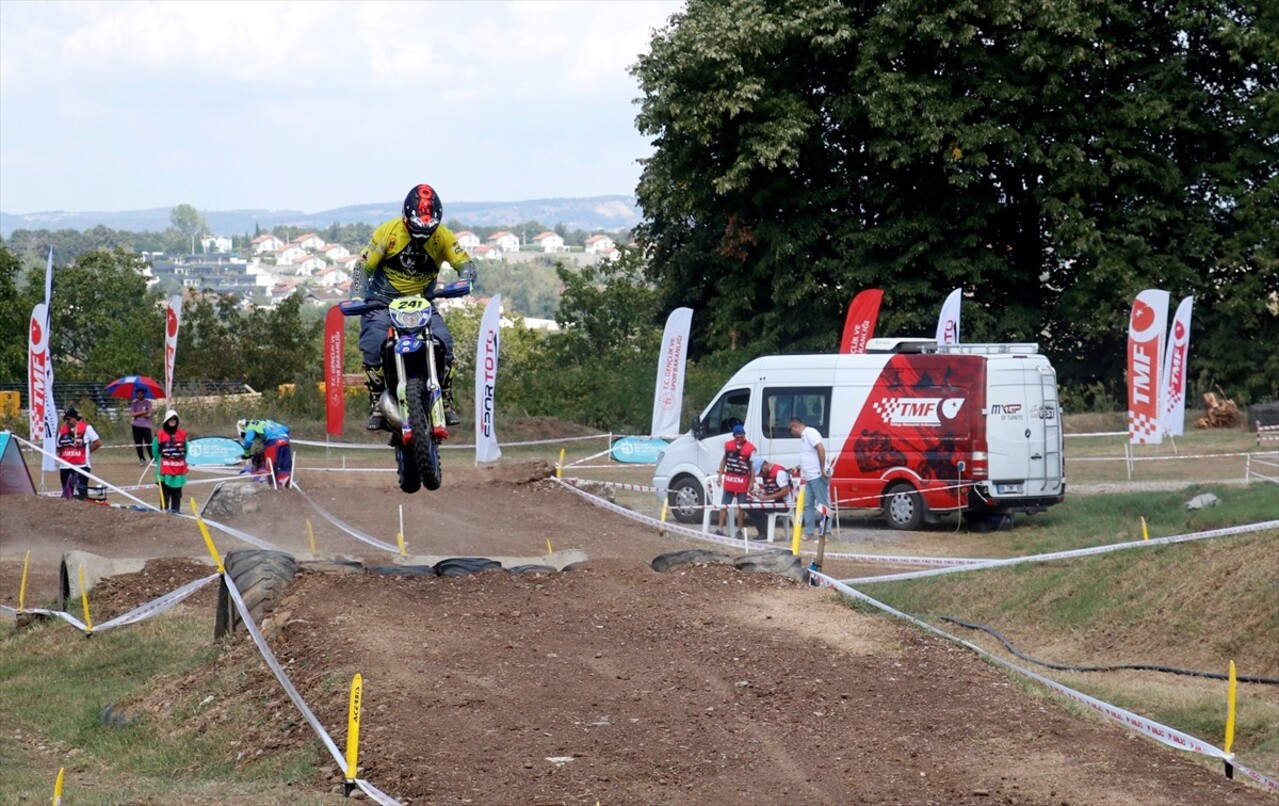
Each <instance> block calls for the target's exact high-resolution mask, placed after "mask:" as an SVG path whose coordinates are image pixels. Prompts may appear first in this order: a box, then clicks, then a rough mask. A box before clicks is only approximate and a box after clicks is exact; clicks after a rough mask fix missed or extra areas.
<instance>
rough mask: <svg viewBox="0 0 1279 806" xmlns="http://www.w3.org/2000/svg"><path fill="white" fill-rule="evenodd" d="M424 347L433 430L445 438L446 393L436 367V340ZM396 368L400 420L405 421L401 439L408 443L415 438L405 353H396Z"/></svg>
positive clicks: (428, 405)
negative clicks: (442, 388) (410, 409)
mask: <svg viewBox="0 0 1279 806" xmlns="http://www.w3.org/2000/svg"><path fill="white" fill-rule="evenodd" d="M422 349H423V351H424V352H425V353H426V394H427V396H428V397H429V398H430V399H429V400H428V401H427V407H426V408H427V412H428V416H429V417H430V418H431V431H432V432H434V434H435V436H436V437H437V438H439V439H444V438H446V437H447V436H448V429H447V427H446V426H445V424H444V394H443V392H442V391H441V389H440V382H439V380H438V379H439V375H438V374H437V371H436V367H435V340H434V339H429V340H427V342H426V343H425V344H423V346H422ZM395 369H396V372H395V377H396V383H395V400H396V402H397V403H398V405H399V407H400V422H401V423H403V425H402V426H400V439H401V440H403V441H404V442H406V443H407V442H409V441H410V440H412V439H413V424H412V422H411V421H410V420H409V396H408V373H407V372H406V371H405V367H404V354H402V353H398V352H397V353H396V354H395Z"/></svg>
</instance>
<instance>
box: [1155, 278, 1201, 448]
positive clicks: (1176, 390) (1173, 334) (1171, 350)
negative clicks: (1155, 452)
mask: <svg viewBox="0 0 1279 806" xmlns="http://www.w3.org/2000/svg"><path fill="white" fill-rule="evenodd" d="M1194 302H1195V298H1194V297H1186V298H1185V299H1183V300H1182V301H1181V304H1180V305H1178V306H1177V315H1176V316H1174V317H1173V319H1172V329H1171V330H1169V331H1168V341H1167V342H1166V343H1165V345H1164V366H1163V374H1162V375H1160V376H1159V380H1160V385H1161V386H1162V387H1163V395H1162V396H1161V400H1162V403H1161V405H1160V409H1159V410H1160V412H1161V414H1160V421H1161V423H1162V426H1161V430H1162V431H1163V432H1164V433H1165V434H1172V435H1173V436H1180V435H1181V434H1183V433H1185V431H1186V358H1187V355H1186V354H1187V353H1188V352H1189V350H1190V309H1191V308H1192V307H1193V306H1194Z"/></svg>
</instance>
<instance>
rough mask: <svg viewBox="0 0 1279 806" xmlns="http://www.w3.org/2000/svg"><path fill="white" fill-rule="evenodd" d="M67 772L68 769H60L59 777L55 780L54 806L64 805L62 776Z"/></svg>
mask: <svg viewBox="0 0 1279 806" xmlns="http://www.w3.org/2000/svg"><path fill="white" fill-rule="evenodd" d="M66 771H67V768H66V767H59V768H58V777H57V778H54V779H53V806H61V804H62V776H63V775H64V774H65V773H66Z"/></svg>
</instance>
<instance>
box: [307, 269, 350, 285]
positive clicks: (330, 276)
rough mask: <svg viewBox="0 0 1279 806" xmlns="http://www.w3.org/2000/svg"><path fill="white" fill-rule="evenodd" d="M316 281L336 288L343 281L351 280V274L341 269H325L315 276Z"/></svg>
mask: <svg viewBox="0 0 1279 806" xmlns="http://www.w3.org/2000/svg"><path fill="white" fill-rule="evenodd" d="M315 279H316V281H317V282H318V283H319V284H320V285H322V286H327V287H328V288H337V287H338V286H340V285H342V284H343V283H349V282H351V275H350V274H347V273H346V272H344V271H342V270H341V269H325V270H324V271H322V272H320V274H319V275H318V276H317V277H316V278H315Z"/></svg>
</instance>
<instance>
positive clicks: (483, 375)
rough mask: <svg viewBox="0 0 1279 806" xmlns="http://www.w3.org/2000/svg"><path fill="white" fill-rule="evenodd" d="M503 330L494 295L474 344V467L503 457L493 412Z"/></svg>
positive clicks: (498, 298)
mask: <svg viewBox="0 0 1279 806" xmlns="http://www.w3.org/2000/svg"><path fill="white" fill-rule="evenodd" d="M501 330H502V295H501V294H494V295H493V298H492V299H490V300H489V301H488V304H487V305H485V306H484V316H483V318H482V319H480V332H479V335H478V337H477V338H476V340H475V463H476V464H479V463H480V462H496V461H497V460H498V459H500V458H501V457H502V448H501V446H500V445H498V442H497V428H496V423H495V422H494V418H495V415H496V412H495V411H494V409H495V406H496V403H497V366H498V356H499V352H500V351H499V347H500V342H501Z"/></svg>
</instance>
